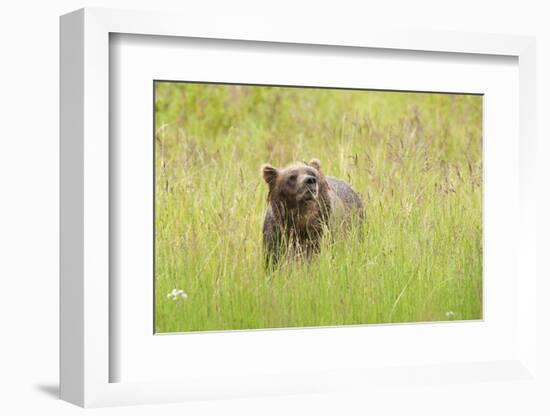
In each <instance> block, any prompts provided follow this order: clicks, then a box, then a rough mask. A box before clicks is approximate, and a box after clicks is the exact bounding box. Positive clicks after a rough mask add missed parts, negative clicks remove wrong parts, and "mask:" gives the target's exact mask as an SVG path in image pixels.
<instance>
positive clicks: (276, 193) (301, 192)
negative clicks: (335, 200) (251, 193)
mask: <svg viewBox="0 0 550 416" xmlns="http://www.w3.org/2000/svg"><path fill="white" fill-rule="evenodd" d="M262 176H263V178H264V180H265V181H266V183H267V185H268V186H269V194H268V199H269V201H270V203H271V204H272V206H273V207H274V208H275V207H276V208H282V209H283V210H285V211H289V210H290V211H298V212H299V213H300V212H302V213H305V211H308V212H310V213H311V212H312V211H319V208H327V204H328V183H327V181H326V178H325V176H324V175H323V173H322V172H321V163H320V162H319V161H318V160H317V159H313V160H311V161H310V162H308V163H298V164H294V165H291V166H288V167H286V168H281V169H277V168H274V167H273V166H271V165H263V166H262Z"/></svg>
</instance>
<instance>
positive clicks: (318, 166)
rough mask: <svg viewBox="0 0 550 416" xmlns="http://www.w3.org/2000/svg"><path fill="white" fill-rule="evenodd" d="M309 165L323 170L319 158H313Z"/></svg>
mask: <svg viewBox="0 0 550 416" xmlns="http://www.w3.org/2000/svg"><path fill="white" fill-rule="evenodd" d="M308 165H309V166H311V167H312V168H315V169H317V170H318V171H319V172H321V162H319V159H311V160H310V161H309V163H308Z"/></svg>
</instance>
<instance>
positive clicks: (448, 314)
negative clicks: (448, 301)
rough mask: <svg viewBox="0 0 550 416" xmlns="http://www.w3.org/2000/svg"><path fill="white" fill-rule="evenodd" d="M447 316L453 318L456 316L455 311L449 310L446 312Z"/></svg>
mask: <svg viewBox="0 0 550 416" xmlns="http://www.w3.org/2000/svg"><path fill="white" fill-rule="evenodd" d="M445 316H446V317H447V318H448V319H453V318H454V316H455V313H454V312H453V311H448V312H446V313H445Z"/></svg>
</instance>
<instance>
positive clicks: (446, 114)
mask: <svg viewBox="0 0 550 416" xmlns="http://www.w3.org/2000/svg"><path fill="white" fill-rule="evenodd" d="M154 96H155V99H154V101H155V102H154V118H155V132H154V155H155V157H154V159H155V160H154V164H155V200H154V212H155V215H154V230H155V239H154V241H155V247H154V255H155V259H154V264H155V267H154V279H155V281H154V285H155V310H154V314H155V332H156V333H171V332H172V333H173V332H191V331H220V330H249V329H269V328H290V327H318V326H341V325H364V324H382V323H384V324H388V323H403V322H433V321H453V320H454V321H457V320H458V321H462V320H476V319H482V318H483V316H482V311H483V299H482V293H483V284H482V282H483V267H482V265H483V243H482V228H483V227H482V201H483V198H482V197H483V194H482V189H483V181H482V178H483V166H482V105H483V97H482V96H481V95H471V94H447V93H445V94H444V93H419V92H393V91H370V90H346V89H331V88H304V87H280V86H257V85H228V84H208V83H191V82H189V83H188V82H170V81H155V83H154Z"/></svg>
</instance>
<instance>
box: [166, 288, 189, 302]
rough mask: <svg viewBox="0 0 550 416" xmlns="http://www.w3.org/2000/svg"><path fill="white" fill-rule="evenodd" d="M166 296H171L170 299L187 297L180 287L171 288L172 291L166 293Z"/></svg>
mask: <svg viewBox="0 0 550 416" xmlns="http://www.w3.org/2000/svg"><path fill="white" fill-rule="evenodd" d="M167 297H168V298H171V299H172V300H178V299H187V297H188V295H187V293H185V292H184V291H183V290H181V289H172V291H171V292H169V293H168V296H167Z"/></svg>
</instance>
